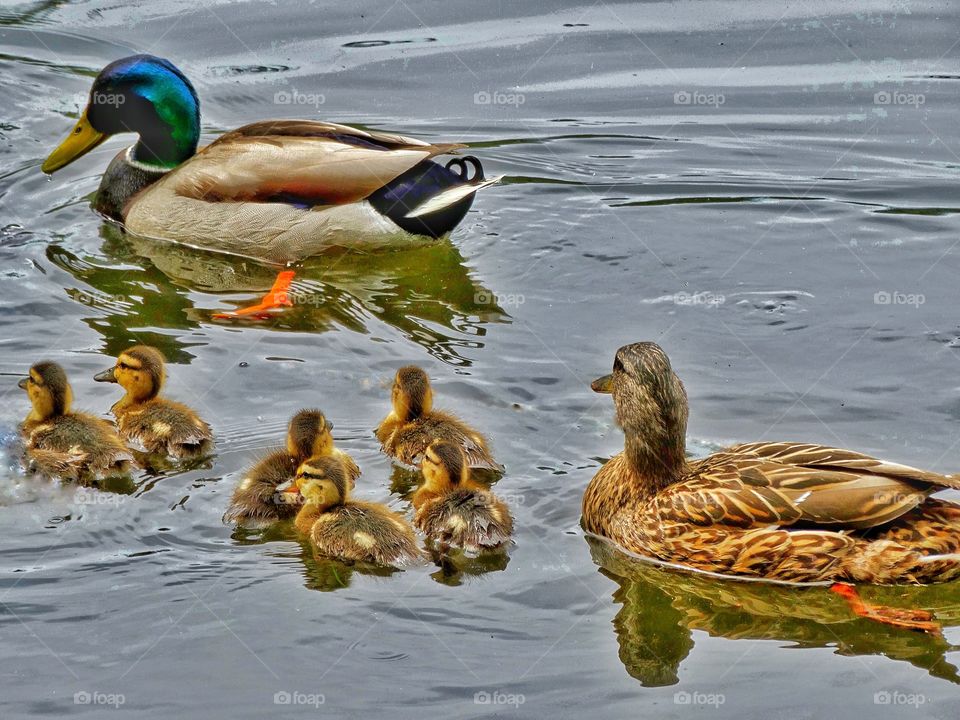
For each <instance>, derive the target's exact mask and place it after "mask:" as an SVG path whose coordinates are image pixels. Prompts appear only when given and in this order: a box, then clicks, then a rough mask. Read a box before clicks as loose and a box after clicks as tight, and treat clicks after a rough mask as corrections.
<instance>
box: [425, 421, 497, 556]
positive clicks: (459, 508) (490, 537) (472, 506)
mask: <svg viewBox="0 0 960 720" xmlns="http://www.w3.org/2000/svg"><path fill="white" fill-rule="evenodd" d="M422 468H423V478H424V482H423V485H422V486H421V487H420V489H419V490H417V492H416V493H414V495H413V507H414V508H415V509H416V513H415V515H414V518H413V524H414V525H416V526H417V527H418V528H420V530H422V531H423V533H424V534H425V535H426V536H427V537H429V538H432V539H434V540H437V541H439V542H440V543H442V544H444V545H450V546H454V547H461V548H464V549H465V550H470V551H476V550H479V549H481V548H494V547H499V546H500V545H503V544H504V543H506V542H509V540H510V535H511V534H512V533H513V518H512V517H511V516H510V509H509V508H508V507H507V504H506V503H505V502H503V500H501V499H500V498H498V497H497V496H496V495H494V494H493V493H492V492H490V490H488V489H487V488H485V487H483V486H481V485H478V484H477V483H475V482H472V481H471V480H470V468H469V467H468V466H467V458H466V456H465V455H464V453H463V450H461V449H460V446H459V445H456V444H454V443H452V442H450V441H448V440H434V441H433V443H431V444H430V446H429V447H428V448H427V450H426V452H425V453H424V454H423V463H422Z"/></svg>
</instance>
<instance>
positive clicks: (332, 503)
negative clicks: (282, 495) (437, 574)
mask: <svg viewBox="0 0 960 720" xmlns="http://www.w3.org/2000/svg"><path fill="white" fill-rule="evenodd" d="M278 489H279V490H281V491H282V492H291V493H297V494H298V495H299V496H300V498H302V502H303V507H302V508H301V509H300V512H299V513H297V518H296V520H295V521H294V522H295V525H296V527H297V529H298V530H299V531H300V532H302V533H304V534H305V535H307V536H308V537H309V538H310V541H311V542H312V543H313V546H314V548H316V550H317V552H318V553H319V554H321V555H324V556H327V557H332V558H336V559H338V560H342V561H345V562H362V563H373V564H376V565H384V566H400V565H406V564H409V563H411V562H414V561H417V560H420V559H422V557H423V556H422V553H421V552H420V549H419V548H418V547H417V540H416V536H415V535H414V532H413V528H412V527H411V526H410V523H408V522H407V521H406V520H405V519H404V518H403V516H402V515H400V514H398V513H395V512H393V511H392V510H390V509H388V508H387V507H386V506H384V505H380V504H378V503H368V502H355V501H353V500H350V496H349V480H348V478H347V473H346V469H345V468H344V464H343V462H341V461H340V460H339V459H338V458H336V457H331V456H327V457H315V458H310V459H309V460H307V461H306V462H304V463H303V464H302V465H300V467H299V468H297V475H296V477H295V478H294V479H293V480H292V481H291V482H289V483H287V484H286V485H284V486H281V487H280V488H278Z"/></svg>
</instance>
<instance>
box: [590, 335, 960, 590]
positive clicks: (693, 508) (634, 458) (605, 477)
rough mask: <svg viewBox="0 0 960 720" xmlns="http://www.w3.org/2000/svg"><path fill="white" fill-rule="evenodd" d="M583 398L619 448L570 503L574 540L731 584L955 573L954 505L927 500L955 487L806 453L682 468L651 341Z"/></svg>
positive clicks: (846, 456)
mask: <svg viewBox="0 0 960 720" xmlns="http://www.w3.org/2000/svg"><path fill="white" fill-rule="evenodd" d="M592 387H593V389H594V390H595V391H597V392H604V393H609V392H612V393H613V400H614V405H615V407H616V415H617V424H618V425H620V427H621V428H623V431H624V435H625V449H624V451H623V452H622V453H620V454H619V455H617V456H615V457H614V458H612V459H611V460H610V461H609V462H608V463H607V464H606V465H604V466H603V467H602V468H601V469H600V471H599V472H597V474H596V475H595V476H594V478H593V480H592V481H591V482H590V484H589V486H588V487H587V490H586V492H585V493H584V496H583V525H584V528H585V529H586V530H587V531H589V532H592V533H595V534H597V535H602V536H604V537H607V538H609V539H610V540H612V541H613V542H615V543H616V544H618V545H620V546H621V547H623V548H626V549H627V550H630V551H633V552H636V553H640V554H643V555H648V556H654V557H657V558H660V559H662V560H667V561H671V562H676V563H679V564H682V565H686V566H689V567H693V568H698V569H701V570H708V571H713V572H718V573H724V574H731V575H745V576H752V577H760V578H768V579H773V580H787V581H797V582H815V581H857V582H869V583H886V584H892V583H930V582H940V581H945V580H949V579H952V578H955V577H957V576H960V554H958V553H960V506H958V505H953V504H951V503H945V502H943V501H939V500H930V499H928V497H929V496H930V495H931V494H932V493H934V492H936V491H937V490H940V489H942V488H946V487H951V488H960V479H958V478H957V477H955V476H945V475H940V474H937V473H933V472H927V471H925V470H917V469H915V468H911V467H907V466H905V465H900V464H897V463H891V462H886V461H883V460H878V459H876V458H872V457H869V456H867V455H861V454H860V453H856V452H852V451H850V450H840V449H837V448H832V447H824V446H821V445H812V444H808V443H791V442H759V443H750V444H745V445H735V446H733V447H731V448H728V449H726V450H722V451H720V452H718V453H716V454H714V455H711V456H710V457H707V458H705V459H703V460H695V461H688V460H687V458H686V455H685V435H686V428H687V395H686V391H685V390H684V387H683V383H682V382H680V379H679V378H678V377H677V376H676V375H675V374H674V372H673V369H672V368H671V366H670V361H669V359H668V358H667V355H666V353H664V351H663V350H662V349H661V348H660V347H659V346H658V345H656V344H655V343H651V342H642V343H635V344H633V345H626V346H624V347H622V348H620V350H618V351H617V356H616V360H615V361H614V364H613V373H612V374H611V375H607V376H605V377H602V378H599V379H597V380H595V381H594V382H593V386H592ZM844 587H846V586H844ZM850 591H852V588H847V589H846V590H843V593H842V594H845V595H848V596H849V592H850Z"/></svg>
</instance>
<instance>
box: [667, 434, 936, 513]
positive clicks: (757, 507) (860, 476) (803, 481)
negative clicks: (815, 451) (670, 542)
mask: <svg viewBox="0 0 960 720" xmlns="http://www.w3.org/2000/svg"><path fill="white" fill-rule="evenodd" d="M929 494H930V490H929V489H924V488H918V487H917V486H916V484H915V483H914V484H911V483H909V482H906V481H903V480H900V479H898V478H895V477H890V476H888V475H877V474H873V473H869V472H862V471H846V470H833V469H829V468H819V467H812V468H808V467H800V466H796V465H786V464H783V463H780V462H776V461H772V460H767V459H764V458H757V457H752V456H750V455H741V454H734V453H732V452H731V453H720V454H718V455H714V456H711V457H709V458H707V459H706V460H704V461H702V462H700V463H697V464H694V465H693V466H692V467H691V469H690V473H689V476H688V479H686V480H683V481H681V482H679V483H676V484H674V485H671V486H669V487H668V488H666V489H664V490H662V491H661V492H659V493H658V494H657V495H656V496H655V498H654V499H653V501H652V502H653V503H655V504H656V512H657V513H659V516H660V517H662V518H664V519H666V520H668V521H669V520H674V521H675V522H682V523H687V524H690V523H692V524H694V525H702V526H708V525H728V526H733V527H740V528H752V527H769V526H773V525H779V526H789V525H794V524H796V523H809V524H814V525H822V526H830V527H832V528H834V529H843V528H851V529H853V528H868V527H874V526H877V525H882V524H884V523H887V522H890V521H892V520H894V519H896V518H898V517H900V516H901V515H903V514H905V513H907V512H909V511H910V510H912V509H913V508H915V507H916V506H917V505H919V504H920V503H922V502H923V501H924V500H925V499H926V498H927V496H928V495H929Z"/></svg>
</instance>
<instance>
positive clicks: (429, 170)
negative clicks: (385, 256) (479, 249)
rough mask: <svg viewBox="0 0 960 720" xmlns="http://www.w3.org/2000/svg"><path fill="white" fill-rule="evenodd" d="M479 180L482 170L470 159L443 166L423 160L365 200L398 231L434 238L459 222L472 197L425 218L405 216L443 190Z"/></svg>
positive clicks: (422, 216) (474, 160) (465, 158)
mask: <svg viewBox="0 0 960 720" xmlns="http://www.w3.org/2000/svg"><path fill="white" fill-rule="evenodd" d="M483 179H484V174H483V166H482V165H481V164H480V161H479V160H478V159H477V158H475V157H473V156H472V155H464V156H462V157H455V158H453V159H452V160H450V161H449V162H448V163H447V164H446V166H444V165H440V164H439V163H437V162H435V161H433V160H423V161H421V162H420V163H418V164H417V165H415V166H414V167H412V168H411V169H410V170H407V172H405V173H403V174H402V175H400V176H399V177H397V178H395V179H394V180H391V181H390V182H389V183H387V184H386V185H384V186H383V187H382V188H380V189H379V190H377V191H376V192H375V193H373V194H372V195H371V196H370V197H369V198H367V200H368V201H369V202H370V204H371V205H372V206H373V208H374V209H375V210H376V211H377V212H379V213H381V214H383V215H385V216H386V217H388V218H390V220H392V221H393V222H394V223H396V224H397V225H398V226H399V227H400V228H401V229H402V230H405V231H406V232H409V233H413V234H414V235H425V236H427V237H434V238H436V237H440V236H441V235H445V234H446V233H448V232H450V231H451V230H453V229H454V228H455V227H456V226H457V225H458V224H459V223H460V221H461V220H463V217H464V216H465V215H466V214H467V211H468V210H469V209H470V206H471V205H472V204H473V197H474V196H473V195H472V194H471V195H468V196H467V197H465V198H463V199H462V200H460V201H459V202H456V203H454V204H452V205H450V206H448V207H445V208H442V209H440V210H437V211H436V212H432V213H430V214H428V215H421V216H418V217H408V214H409V213H411V212H413V211H414V210H415V209H416V208H418V207H420V206H421V205H423V203H425V202H427V201H428V200H430V198H433V197H435V196H437V195H439V194H440V193H442V192H443V191H444V190H449V189H450V188H454V187H457V186H460V185H468V184H469V185H472V184H474V183H478V182H480V181H482V180H483Z"/></svg>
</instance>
